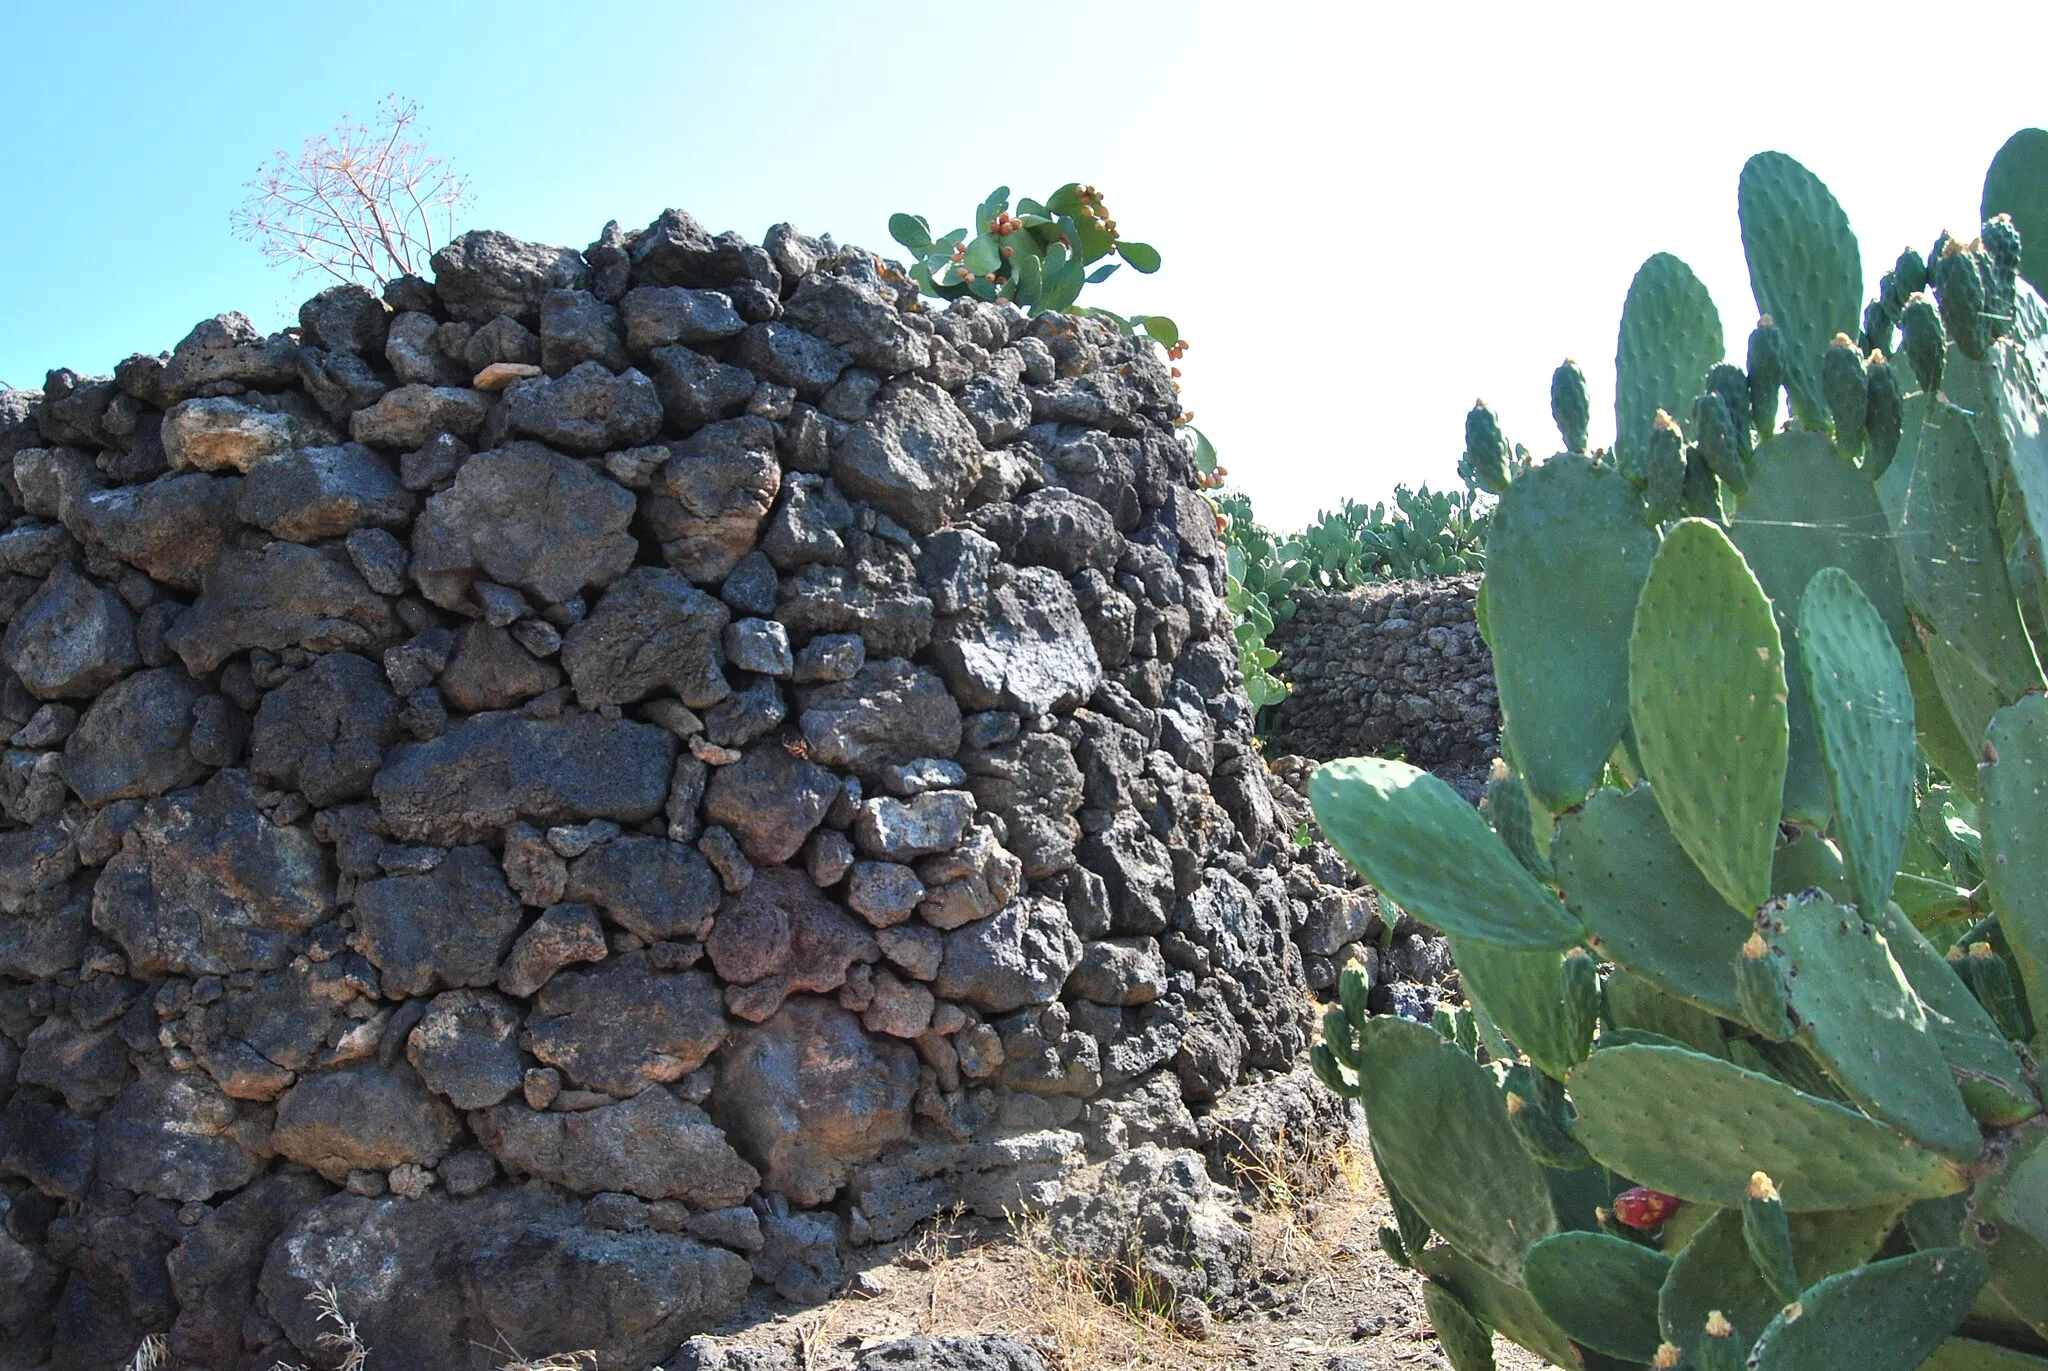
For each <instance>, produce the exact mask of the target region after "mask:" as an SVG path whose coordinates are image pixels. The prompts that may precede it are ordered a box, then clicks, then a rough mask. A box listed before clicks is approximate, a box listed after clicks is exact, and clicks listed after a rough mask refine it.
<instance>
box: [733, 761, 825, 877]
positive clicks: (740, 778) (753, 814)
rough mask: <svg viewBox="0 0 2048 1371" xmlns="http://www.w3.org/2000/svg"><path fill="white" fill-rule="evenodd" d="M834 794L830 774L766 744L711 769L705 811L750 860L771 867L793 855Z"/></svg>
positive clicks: (821, 819)
mask: <svg viewBox="0 0 2048 1371" xmlns="http://www.w3.org/2000/svg"><path fill="white" fill-rule="evenodd" d="M838 793H839V781H838V778H837V777H835V776H834V775H833V774H832V773H831V772H829V771H827V770H826V769H825V768H824V767H822V766H819V765H818V764H817V763H816V762H814V761H810V760H808V759H806V758H803V757H798V756H795V755H794V754H792V753H791V752H790V751H789V750H788V749H787V748H784V747H783V746H782V745H781V744H779V743H776V742H767V743H761V744H758V745H756V746H754V747H751V748H749V749H747V753H746V755H745V756H744V757H742V758H741V759H740V761H739V762H738V763H737V764H735V765H733V766H722V767H718V768H717V769H716V770H715V771H714V772H713V774H712V777H711V782H710V785H709V786H708V788H707V789H706V791H705V795H704V813H705V816H706V817H707V818H709V819H710V820H711V821H712V822H713V823H716V824H722V825H724V826H725V827H726V828H727V829H728V830H730V831H731V832H732V834H733V835H734V836H735V837H736V838H738V840H739V843H740V846H741V848H742V849H743V850H744V851H745V852H746V854H747V857H748V859H749V860H750V861H753V862H757V863H760V864H762V865H773V864H774V863H777V862H786V861H788V860H789V859H790V858H791V857H793V856H795V855H796V853H797V850H798V849H799V848H801V847H802V846H803V844H804V839H805V838H806V837H808V836H809V835H810V833H811V831H812V830H813V829H815V828H816V827H817V826H818V824H819V823H820V822H822V821H823V819H824V817H825V811H826V810H827V809H829V808H830V807H831V804H832V800H833V798H834V797H835V796H836V795H838Z"/></svg>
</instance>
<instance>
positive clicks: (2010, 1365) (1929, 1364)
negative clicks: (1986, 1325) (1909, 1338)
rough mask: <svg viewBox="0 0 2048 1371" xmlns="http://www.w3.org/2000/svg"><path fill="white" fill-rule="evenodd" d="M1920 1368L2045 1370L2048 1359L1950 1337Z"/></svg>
mask: <svg viewBox="0 0 2048 1371" xmlns="http://www.w3.org/2000/svg"><path fill="white" fill-rule="evenodd" d="M1920 1371H2048V1360H2043V1359H2042V1358H2040V1357H2030V1356H2028V1355H2027V1354H2026V1353H2024V1352H2015V1351H2013V1350H2012V1349H2011V1348H2010V1347H2000V1346H1999V1345H1998V1344H1997V1343H1995V1342H1978V1341H1977V1340H1976V1339H1974V1338H1950V1339H1949V1340H1948V1341H1947V1342H1944V1343H1943V1344H1942V1345H1941V1346H1939V1347H1937V1348H1935V1349H1934V1355H1933V1356H1931V1357H1929V1358H1928V1359H1927V1360H1926V1361H1924V1362H1921V1363H1920Z"/></svg>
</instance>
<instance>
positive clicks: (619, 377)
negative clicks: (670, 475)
mask: <svg viewBox="0 0 2048 1371" xmlns="http://www.w3.org/2000/svg"><path fill="white" fill-rule="evenodd" d="M503 403H504V407H505V422H506V423H507V424H508V425H510V427H511V429H512V431H513V432H514V433H517V434H520V435H521V436H523V437H527V438H537V439H539V440H540V441H541V442H543V443H547V444H550V445H551V446H554V447H558V448H562V449H565V450H566V451H569V452H591V453H596V452H605V451H608V450H610V449H613V448H625V447H633V446H634V445H636V444H639V443H644V442H647V441H648V440H649V439H651V438H653V437H654V436H655V434H657V433H659V432H660V431H661V402H660V400H658V399H657V398H656V396H655V390H654V383H653V382H652V381H650V380H648V379H647V378H646V377H645V376H643V375H641V374H640V373H639V372H638V371H635V370H632V369H631V368H628V369H627V370H626V371H625V372H624V373H622V374H614V373H613V372H611V371H610V370H608V369H607V368H606V367H605V365H604V364H603V363H602V362H581V363H578V364H577V365H576V366H575V367H573V368H571V369H570V370H569V371H567V372H566V373H564V374H563V375H561V376H559V377H547V376H537V377H534V378H532V379H530V380H525V381H515V382H513V384H512V386H511V388H510V389H508V390H507V391H506V392H505V399H504V402H503Z"/></svg>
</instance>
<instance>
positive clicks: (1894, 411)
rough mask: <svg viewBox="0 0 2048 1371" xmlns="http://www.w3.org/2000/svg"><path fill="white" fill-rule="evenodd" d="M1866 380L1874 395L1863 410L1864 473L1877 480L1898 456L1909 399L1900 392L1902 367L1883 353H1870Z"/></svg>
mask: <svg viewBox="0 0 2048 1371" xmlns="http://www.w3.org/2000/svg"><path fill="white" fill-rule="evenodd" d="M1864 380H1865V382H1866V383H1867V385H1868V389H1869V392H1870V395H1869V404H1868V405H1867V406H1866V408H1865V409H1864V413H1863V429H1864V434H1863V441H1864V445H1865V446H1864V454H1863V474H1864V475H1865V476H1868V477H1869V478H1870V479H1871V480H1873V481H1875V480H1876V479H1878V477H1880V476H1882V475H1884V473H1885V470H1886V468H1888V467H1890V466H1891V464H1892V458H1894V457H1896V456H1897V455H1898V452H1899V438H1900V436H1901V435H1902V434H1903V433H1904V432H1905V428H1906V399H1905V396H1904V395H1902V394H1901V393H1900V389H1899V373H1898V369H1897V368H1896V367H1894V366H1893V365H1892V364H1891V363H1890V362H1888V361H1886V360H1885V357H1884V354H1883V353H1881V352H1873V353H1871V354H1870V360H1869V366H1868V369H1867V370H1866V371H1865V372H1864Z"/></svg>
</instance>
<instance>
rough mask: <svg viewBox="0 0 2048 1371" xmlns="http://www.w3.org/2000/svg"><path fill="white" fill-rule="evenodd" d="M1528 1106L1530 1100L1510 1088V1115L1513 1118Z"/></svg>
mask: <svg viewBox="0 0 2048 1371" xmlns="http://www.w3.org/2000/svg"><path fill="white" fill-rule="evenodd" d="M1526 1108H1528V1102H1527V1101H1526V1100H1524V1099H1523V1098H1522V1097H1521V1096H1520V1095H1517V1094H1516V1093H1515V1092H1514V1091H1512V1090H1510V1091H1509V1092H1508V1117H1509V1118H1511V1119H1512V1118H1514V1117H1515V1115H1517V1114H1519V1113H1521V1112H1522V1111H1523V1110H1524V1109H1526Z"/></svg>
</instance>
